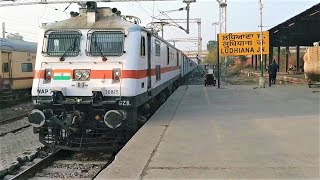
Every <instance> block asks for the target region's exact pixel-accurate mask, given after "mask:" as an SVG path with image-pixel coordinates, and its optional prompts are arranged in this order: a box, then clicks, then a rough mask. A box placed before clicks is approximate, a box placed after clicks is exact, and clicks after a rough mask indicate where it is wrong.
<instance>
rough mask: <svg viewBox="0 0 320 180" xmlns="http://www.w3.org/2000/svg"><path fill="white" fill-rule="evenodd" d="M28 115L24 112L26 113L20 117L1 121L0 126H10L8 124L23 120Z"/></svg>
mask: <svg viewBox="0 0 320 180" xmlns="http://www.w3.org/2000/svg"><path fill="white" fill-rule="evenodd" d="M28 114H29V112H24V113H21V114H20V115H18V116H16V117H13V118H9V119H4V120H1V121H0V125H4V124H8V123H11V122H14V121H17V120H20V119H22V118H24V117H27V116H28Z"/></svg>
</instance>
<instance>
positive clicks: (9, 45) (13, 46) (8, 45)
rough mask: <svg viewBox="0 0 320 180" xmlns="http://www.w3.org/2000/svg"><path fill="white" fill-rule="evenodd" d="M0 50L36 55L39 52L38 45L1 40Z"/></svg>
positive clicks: (22, 41)
mask: <svg viewBox="0 0 320 180" xmlns="http://www.w3.org/2000/svg"><path fill="white" fill-rule="evenodd" d="M0 50H6V51H20V52H32V53H35V52H37V43H34V42H28V41H24V40H15V39H5V38H0Z"/></svg>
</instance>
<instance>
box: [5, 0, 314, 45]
mask: <svg viewBox="0 0 320 180" xmlns="http://www.w3.org/2000/svg"><path fill="white" fill-rule="evenodd" d="M262 3H263V30H268V29H271V28H272V27H274V26H276V25H278V24H280V23H282V22H284V21H286V20H287V19H289V18H291V17H293V16H295V15H297V14H299V13H301V12H303V11H305V10H306V9H308V8H310V7H312V6H313V5H315V4H317V3H319V0H262ZM67 6H68V4H49V5H27V6H10V7H0V22H5V23H6V31H7V32H10V33H19V34H21V35H23V36H24V40H26V41H32V42H36V41H37V39H38V37H39V34H38V31H39V29H40V26H41V24H42V23H51V22H54V21H60V20H64V19H67V18H69V17H70V15H69V13H70V12H71V11H75V12H79V6H78V5H77V4H72V5H70V7H69V8H68V9H67V10H66V11H65V12H63V10H64V9H65V8H66V7H67ZM185 6H186V4H185V3H183V0H181V1H180V0H176V1H166V2H159V1H154V2H142V1H140V2H137V1H134V0H133V1H131V2H116V3H115V2H113V3H98V7H111V8H113V7H116V8H117V9H118V10H120V11H121V13H122V14H123V15H133V16H137V17H139V18H140V19H141V25H142V26H146V25H147V24H148V23H150V22H152V21H158V20H157V19H154V18H152V17H153V16H156V17H157V18H167V17H165V16H163V15H162V16H161V13H160V11H169V10H175V9H179V8H182V7H185ZM167 15H169V16H170V18H172V19H175V18H186V16H187V12H186V11H177V12H171V13H168V14H167ZM190 18H201V33H202V39H203V41H202V49H203V50H205V49H206V44H207V42H208V41H209V40H214V39H215V27H214V26H213V25H212V23H213V22H218V21H219V6H218V3H217V2H216V0H197V1H196V3H192V4H191V5H190ZM259 24H260V14H259V4H258V0H227V32H253V31H260V29H259V27H258V26H259ZM181 26H182V27H184V28H186V24H181ZM197 32H198V26H197V24H190V33H189V34H186V33H185V32H184V31H182V30H180V29H178V28H176V27H169V26H167V27H165V30H164V39H166V40H168V39H173V38H194V37H197V36H198V34H197ZM218 32H219V26H217V33H218ZM159 35H161V33H159ZM176 47H178V48H180V49H181V50H187V51H188V50H197V44H196V42H178V43H176Z"/></svg>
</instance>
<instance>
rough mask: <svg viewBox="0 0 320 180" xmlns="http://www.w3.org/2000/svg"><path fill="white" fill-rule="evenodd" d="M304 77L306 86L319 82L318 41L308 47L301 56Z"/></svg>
mask: <svg viewBox="0 0 320 180" xmlns="http://www.w3.org/2000/svg"><path fill="white" fill-rule="evenodd" d="M303 60H304V72H305V78H306V80H307V81H308V86H309V87H310V88H311V87H312V86H313V85H319V84H320V46H319V42H318V43H315V46H313V47H308V49H307V52H306V53H305V54H304V56H303Z"/></svg>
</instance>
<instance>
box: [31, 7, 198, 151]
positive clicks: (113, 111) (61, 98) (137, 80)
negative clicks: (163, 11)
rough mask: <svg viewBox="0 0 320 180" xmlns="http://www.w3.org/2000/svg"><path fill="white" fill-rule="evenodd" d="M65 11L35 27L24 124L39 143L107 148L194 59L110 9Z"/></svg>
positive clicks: (177, 81)
mask: <svg viewBox="0 0 320 180" xmlns="http://www.w3.org/2000/svg"><path fill="white" fill-rule="evenodd" d="M71 14H72V17H71V18H70V19H67V20H64V21H61V22H56V23H53V24H48V25H46V26H44V27H43V28H42V33H43V34H42V35H43V36H42V37H43V38H42V39H40V40H39V41H38V50H37V61H36V66H35V72H34V80H33V88H32V97H33V103H34V107H35V109H34V110H33V111H32V113H31V114H30V116H29V122H30V123H31V124H32V125H33V126H34V132H35V133H39V137H40V141H41V142H42V143H43V144H45V145H54V146H55V147H57V148H61V149H71V150H76V151H82V150H101V149H109V148H112V147H111V146H112V144H110V139H112V138H115V139H126V138H128V137H131V135H132V134H133V133H134V132H135V131H136V130H137V129H138V128H139V124H142V123H143V122H145V120H146V119H148V118H149V116H150V112H151V111H152V109H154V108H155V107H157V105H159V104H161V103H163V102H164V101H165V100H166V98H167V97H169V95H170V94H171V93H172V92H173V91H174V90H175V88H177V87H178V86H179V84H180V83H181V82H182V81H183V79H184V77H185V76H186V75H187V74H188V73H189V72H190V71H191V70H192V69H193V68H195V67H196V63H195V62H193V61H192V60H190V59H189V58H187V57H186V56H185V55H184V54H183V53H182V51H180V50H179V49H177V48H175V47H173V46H172V45H170V44H169V43H168V42H166V41H165V40H164V39H162V38H160V37H159V36H158V35H157V34H155V33H153V32H152V31H150V30H147V29H146V28H144V27H141V26H140V25H138V23H137V22H138V21H139V19H138V18H135V17H133V16H123V15H121V13H120V11H118V10H117V9H116V8H113V9H111V8H108V7H103V8H98V7H97V6H96V3H95V2H88V3H87V7H86V8H80V13H74V12H72V13H71ZM130 19H131V20H130Z"/></svg>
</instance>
